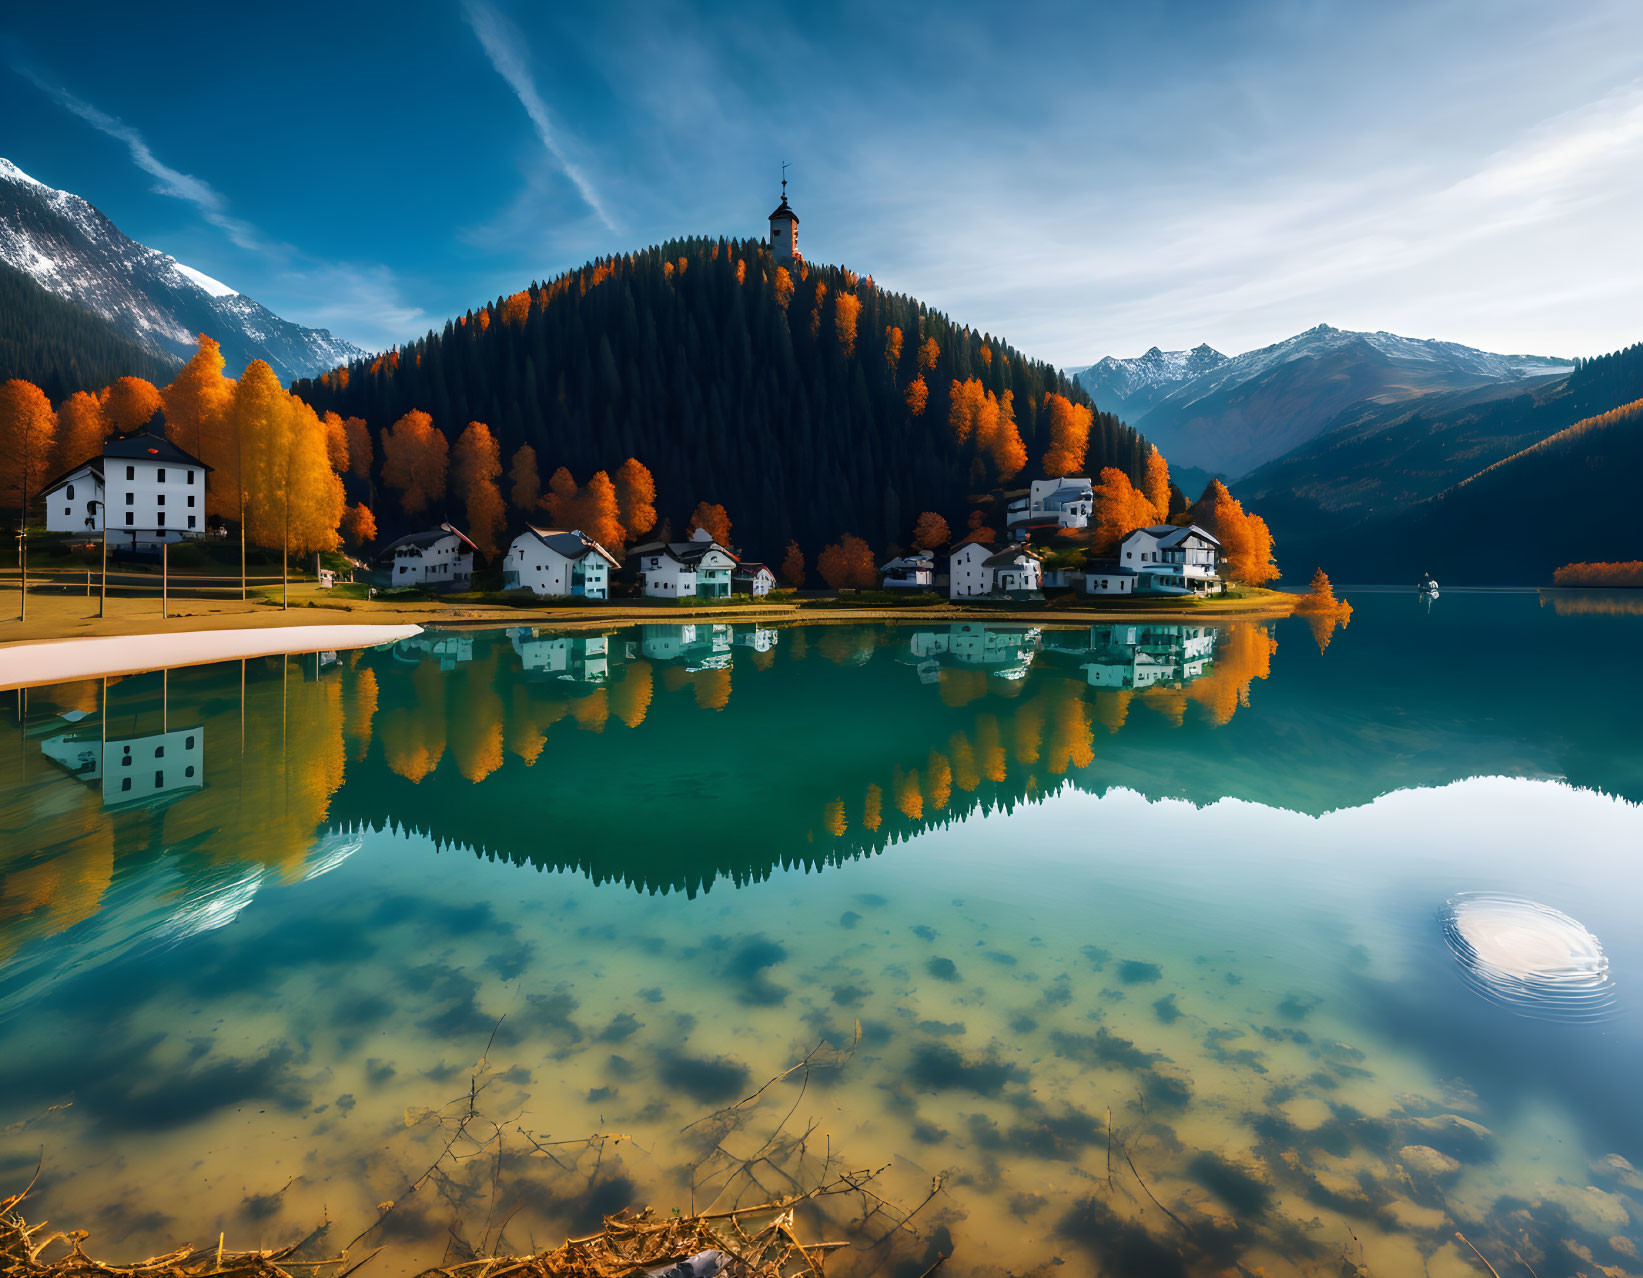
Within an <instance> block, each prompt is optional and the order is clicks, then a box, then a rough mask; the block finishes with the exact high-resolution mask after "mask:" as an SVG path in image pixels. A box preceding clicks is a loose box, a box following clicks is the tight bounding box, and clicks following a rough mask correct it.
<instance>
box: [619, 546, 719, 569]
mask: <svg viewBox="0 0 1643 1278" xmlns="http://www.w3.org/2000/svg"><path fill="white" fill-rule="evenodd" d="M710 550H722V551H724V553H725V554H727V555H730V562H731V563H732V564H739V563H741V560H740V559H737V558H736V556H735V555H733V554H731V552H730V548H729V547H727V546H721V545H720V544H719V543H718V542H716V541H647V542H646V543H645V544H644V545H643V546H635V547H634V548H633V549H632V550H630V551H628V558H629V559H633V558H636V557H638V556H639V555H666V556H667V557H668V558H670V559H676V560H678V561H679V562H680V563H682V564H690V565H694V564H695V563H696V561H697V560H698V559H700V558H701V557H702V556H703V555H705V554H707V552H708V551H710Z"/></svg>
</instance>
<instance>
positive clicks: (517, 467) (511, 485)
mask: <svg viewBox="0 0 1643 1278" xmlns="http://www.w3.org/2000/svg"><path fill="white" fill-rule="evenodd" d="M508 500H509V501H511V502H512V503H513V508H514V509H515V510H522V511H524V512H525V513H526V514H527V515H528V514H530V513H531V512H532V511H534V510H535V509H536V508H537V506H538V505H539V504H540V503H541V501H542V476H541V473H540V472H539V471H538V470H537V469H536V449H534V448H532V447H531V446H530V445H529V444H521V445H519V450H518V451H517V452H516V453H514V455H513V460H512V461H511V462H509V463H508Z"/></svg>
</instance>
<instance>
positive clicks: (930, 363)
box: [918, 337, 941, 373]
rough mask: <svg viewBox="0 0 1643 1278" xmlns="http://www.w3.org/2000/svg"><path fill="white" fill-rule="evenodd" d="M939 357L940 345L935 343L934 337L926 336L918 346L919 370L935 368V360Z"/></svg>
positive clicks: (924, 371)
mask: <svg viewBox="0 0 1643 1278" xmlns="http://www.w3.org/2000/svg"><path fill="white" fill-rule="evenodd" d="M940 358H941V347H940V346H939V345H938V344H937V343H936V339H935V338H933V337H926V338H925V339H924V341H923V342H922V343H921V344H920V345H919V348H918V367H919V372H921V373H928V372H930V371H931V370H932V369H933V368H935V366H936V361H937V360H939V359H940Z"/></svg>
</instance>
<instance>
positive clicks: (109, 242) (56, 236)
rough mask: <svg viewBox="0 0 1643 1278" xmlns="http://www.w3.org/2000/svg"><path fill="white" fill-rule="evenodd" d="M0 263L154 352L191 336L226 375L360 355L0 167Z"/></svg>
mask: <svg viewBox="0 0 1643 1278" xmlns="http://www.w3.org/2000/svg"><path fill="white" fill-rule="evenodd" d="M0 263H4V264H6V265H8V266H11V267H12V268H14V269H15V270H18V271H21V272H22V273H23V274H25V275H28V276H29V277H30V278H32V279H33V280H34V281H35V282H36V283H38V284H39V285H40V286H41V287H42V288H44V289H46V290H47V291H48V292H50V293H53V294H55V295H56V296H58V297H60V298H63V299H65V300H67V301H70V302H73V303H74V304H76V305H77V306H80V307H82V308H83V309H85V310H87V311H89V312H91V313H92V314H93V315H97V316H100V317H101V318H103V319H105V320H107V321H108V322H109V323H110V324H112V325H113V326H114V328H115V329H116V330H117V331H119V332H121V333H123V334H125V335H126V336H127V337H128V338H130V339H131V340H132V341H134V342H136V343H137V344H138V345H140V346H142V347H144V348H146V349H148V350H150V351H153V352H154V353H155V354H157V355H160V356H164V357H170V356H176V357H177V358H178V359H186V358H187V357H188V355H189V354H190V353H192V351H193V349H194V341H195V335H196V334H198V333H207V334H209V335H210V336H212V337H214V338H216V339H217V341H218V342H220V343H221V344H222V352H223V356H224V358H226V359H227V361H228V372H229V374H230V375H231V376H238V374H239V372H240V370H241V369H243V368H244V367H245V365H246V364H248V363H250V362H251V361H252V360H253V359H264V360H267V361H268V363H269V364H270V366H272V367H273V369H274V371H275V372H276V373H277V374H279V376H280V377H281V379H282V380H287V381H289V380H290V379H292V378H296V377H302V376H306V375H307V374H310V373H315V372H318V371H319V370H321V369H324V368H328V367H331V366H333V365H335V364H337V363H339V362H341V361H343V360H347V359H352V358H354V357H355V356H358V355H360V354H362V352H361V351H360V350H359V348H358V347H356V346H354V345H353V344H352V343H350V342H345V341H343V340H342V339H341V338H338V337H333V336H332V335H331V333H330V332H328V331H327V330H325V329H312V328H304V327H302V326H301V325H300V324H293V323H291V321H289V320H285V319H281V318H280V317H279V316H278V315H275V314H274V313H273V312H272V311H270V310H268V309H267V308H266V307H264V306H262V305H260V304H259V303H257V302H254V301H252V300H251V299H250V298H249V297H246V296H244V295H243V294H240V293H236V292H235V291H234V290H233V289H231V288H229V287H228V286H227V285H225V284H222V283H219V282H218V281H216V280H214V279H212V278H211V277H210V276H208V275H205V274H203V273H201V272H199V271H196V270H194V269H193V268H192V267H189V266H184V265H183V264H182V263H181V262H178V261H177V260H176V259H175V258H172V257H168V256H167V255H166V254H164V253H161V252H160V251H159V250H158V249H152V248H148V247H147V246H146V245H142V244H139V243H137V242H136V241H135V240H132V239H129V238H127V237H126V236H125V235H122V234H121V233H120V230H119V228H118V227H116V226H115V225H114V223H112V222H110V221H109V220H108V219H107V218H106V217H104V216H103V215H102V214H101V213H99V212H98V211H97V210H96V209H95V208H93V207H92V206H91V205H90V204H88V203H86V201H84V200H82V199H81V198H80V197H79V196H77V195H71V194H69V193H68V192H67V191H58V190H55V189H53V188H52V187H49V186H47V185H45V184H44V183H43V182H39V181H37V180H35V179H34V178H32V177H30V176H29V175H28V174H26V173H24V172H23V171H22V170H21V169H19V168H18V167H17V166H16V165H14V164H12V163H11V162H10V161H9V160H5V159H0Z"/></svg>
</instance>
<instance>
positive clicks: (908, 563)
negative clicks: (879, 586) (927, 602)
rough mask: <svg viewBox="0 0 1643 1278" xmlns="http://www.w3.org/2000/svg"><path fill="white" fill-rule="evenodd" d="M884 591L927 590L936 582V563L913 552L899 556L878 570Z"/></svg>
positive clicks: (923, 555)
mask: <svg viewBox="0 0 1643 1278" xmlns="http://www.w3.org/2000/svg"><path fill="white" fill-rule="evenodd" d="M879 577H880V579H881V580H882V581H883V583H884V588H885V589H886V590H929V589H931V588H932V587H934V585H935V581H936V561H935V560H934V559H932V558H931V557H930V556H929V555H926V554H923V553H918V552H915V553H913V554H910V555H900V556H898V557H897V558H895V559H892V560H891V561H890V562H889V563H887V564H885V565H884V566H883V567H882V568H880V569H879Z"/></svg>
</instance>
